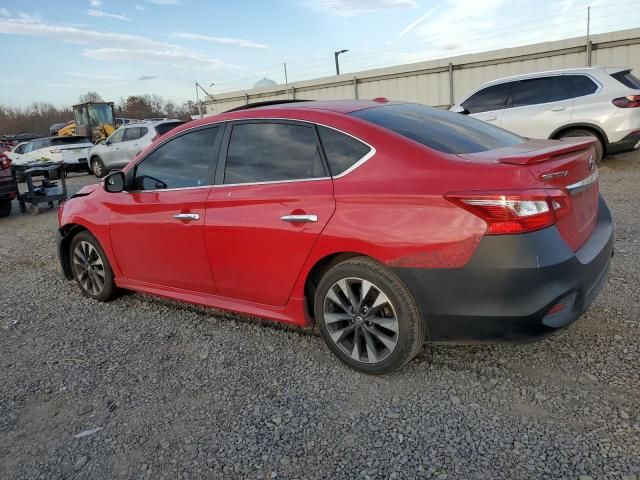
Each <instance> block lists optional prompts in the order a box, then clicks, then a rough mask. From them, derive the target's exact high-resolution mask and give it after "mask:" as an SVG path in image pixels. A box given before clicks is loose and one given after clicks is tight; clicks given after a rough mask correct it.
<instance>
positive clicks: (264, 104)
mask: <svg viewBox="0 0 640 480" xmlns="http://www.w3.org/2000/svg"><path fill="white" fill-rule="evenodd" d="M312 101H313V100H267V101H265V102H254V103H247V104H246V105H240V106H239V107H235V108H231V109H229V110H225V111H224V112H222V113H229V112H237V111H239V110H248V109H250V108H258V107H268V106H269V105H280V104H284V103H299V102H312Z"/></svg>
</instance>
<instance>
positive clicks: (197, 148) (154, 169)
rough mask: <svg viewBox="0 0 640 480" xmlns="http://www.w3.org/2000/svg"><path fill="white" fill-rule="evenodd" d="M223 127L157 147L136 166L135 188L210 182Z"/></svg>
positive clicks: (144, 188) (158, 187)
mask: <svg viewBox="0 0 640 480" xmlns="http://www.w3.org/2000/svg"><path fill="white" fill-rule="evenodd" d="M221 130H222V129H221V128H220V127H219V126H218V127H213V128H206V129H203V130H197V131H195V132H190V133H187V134H185V135H182V136H180V137H177V138H174V139H173V140H170V141H169V142H167V143H165V144H163V145H161V146H160V147H158V148H156V149H155V150H154V151H153V152H151V153H150V154H149V155H147V156H146V157H145V158H144V159H143V160H142V161H141V162H140V163H139V164H138V165H137V166H136V171H135V177H134V181H133V187H134V190H163V189H167V188H187V187H200V186H205V185H208V184H209V169H210V168H211V166H212V163H213V161H214V159H215V156H216V150H217V148H216V146H217V144H218V143H219V137H220V133H221Z"/></svg>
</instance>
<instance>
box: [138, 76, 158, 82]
mask: <svg viewBox="0 0 640 480" xmlns="http://www.w3.org/2000/svg"><path fill="white" fill-rule="evenodd" d="M156 78H158V76H157V75H140V77H139V78H138V80H140V81H145V80H155V79H156Z"/></svg>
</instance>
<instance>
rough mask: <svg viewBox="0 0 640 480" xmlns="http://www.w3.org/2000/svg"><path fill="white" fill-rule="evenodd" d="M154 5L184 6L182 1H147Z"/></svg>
mask: <svg viewBox="0 0 640 480" xmlns="http://www.w3.org/2000/svg"><path fill="white" fill-rule="evenodd" d="M147 2H149V3H153V4H154V5H165V6H177V5H182V0H147Z"/></svg>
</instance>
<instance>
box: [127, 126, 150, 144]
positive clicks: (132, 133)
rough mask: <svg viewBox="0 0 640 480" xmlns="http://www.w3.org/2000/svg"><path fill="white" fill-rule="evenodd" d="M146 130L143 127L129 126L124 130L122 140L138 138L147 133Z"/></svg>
mask: <svg viewBox="0 0 640 480" xmlns="http://www.w3.org/2000/svg"><path fill="white" fill-rule="evenodd" d="M147 132H148V130H147V129H146V128H145V127H131V128H127V129H126V130H125V131H124V141H125V142H127V141H129V140H138V139H139V138H141V137H144V136H145V135H146V134H147Z"/></svg>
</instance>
